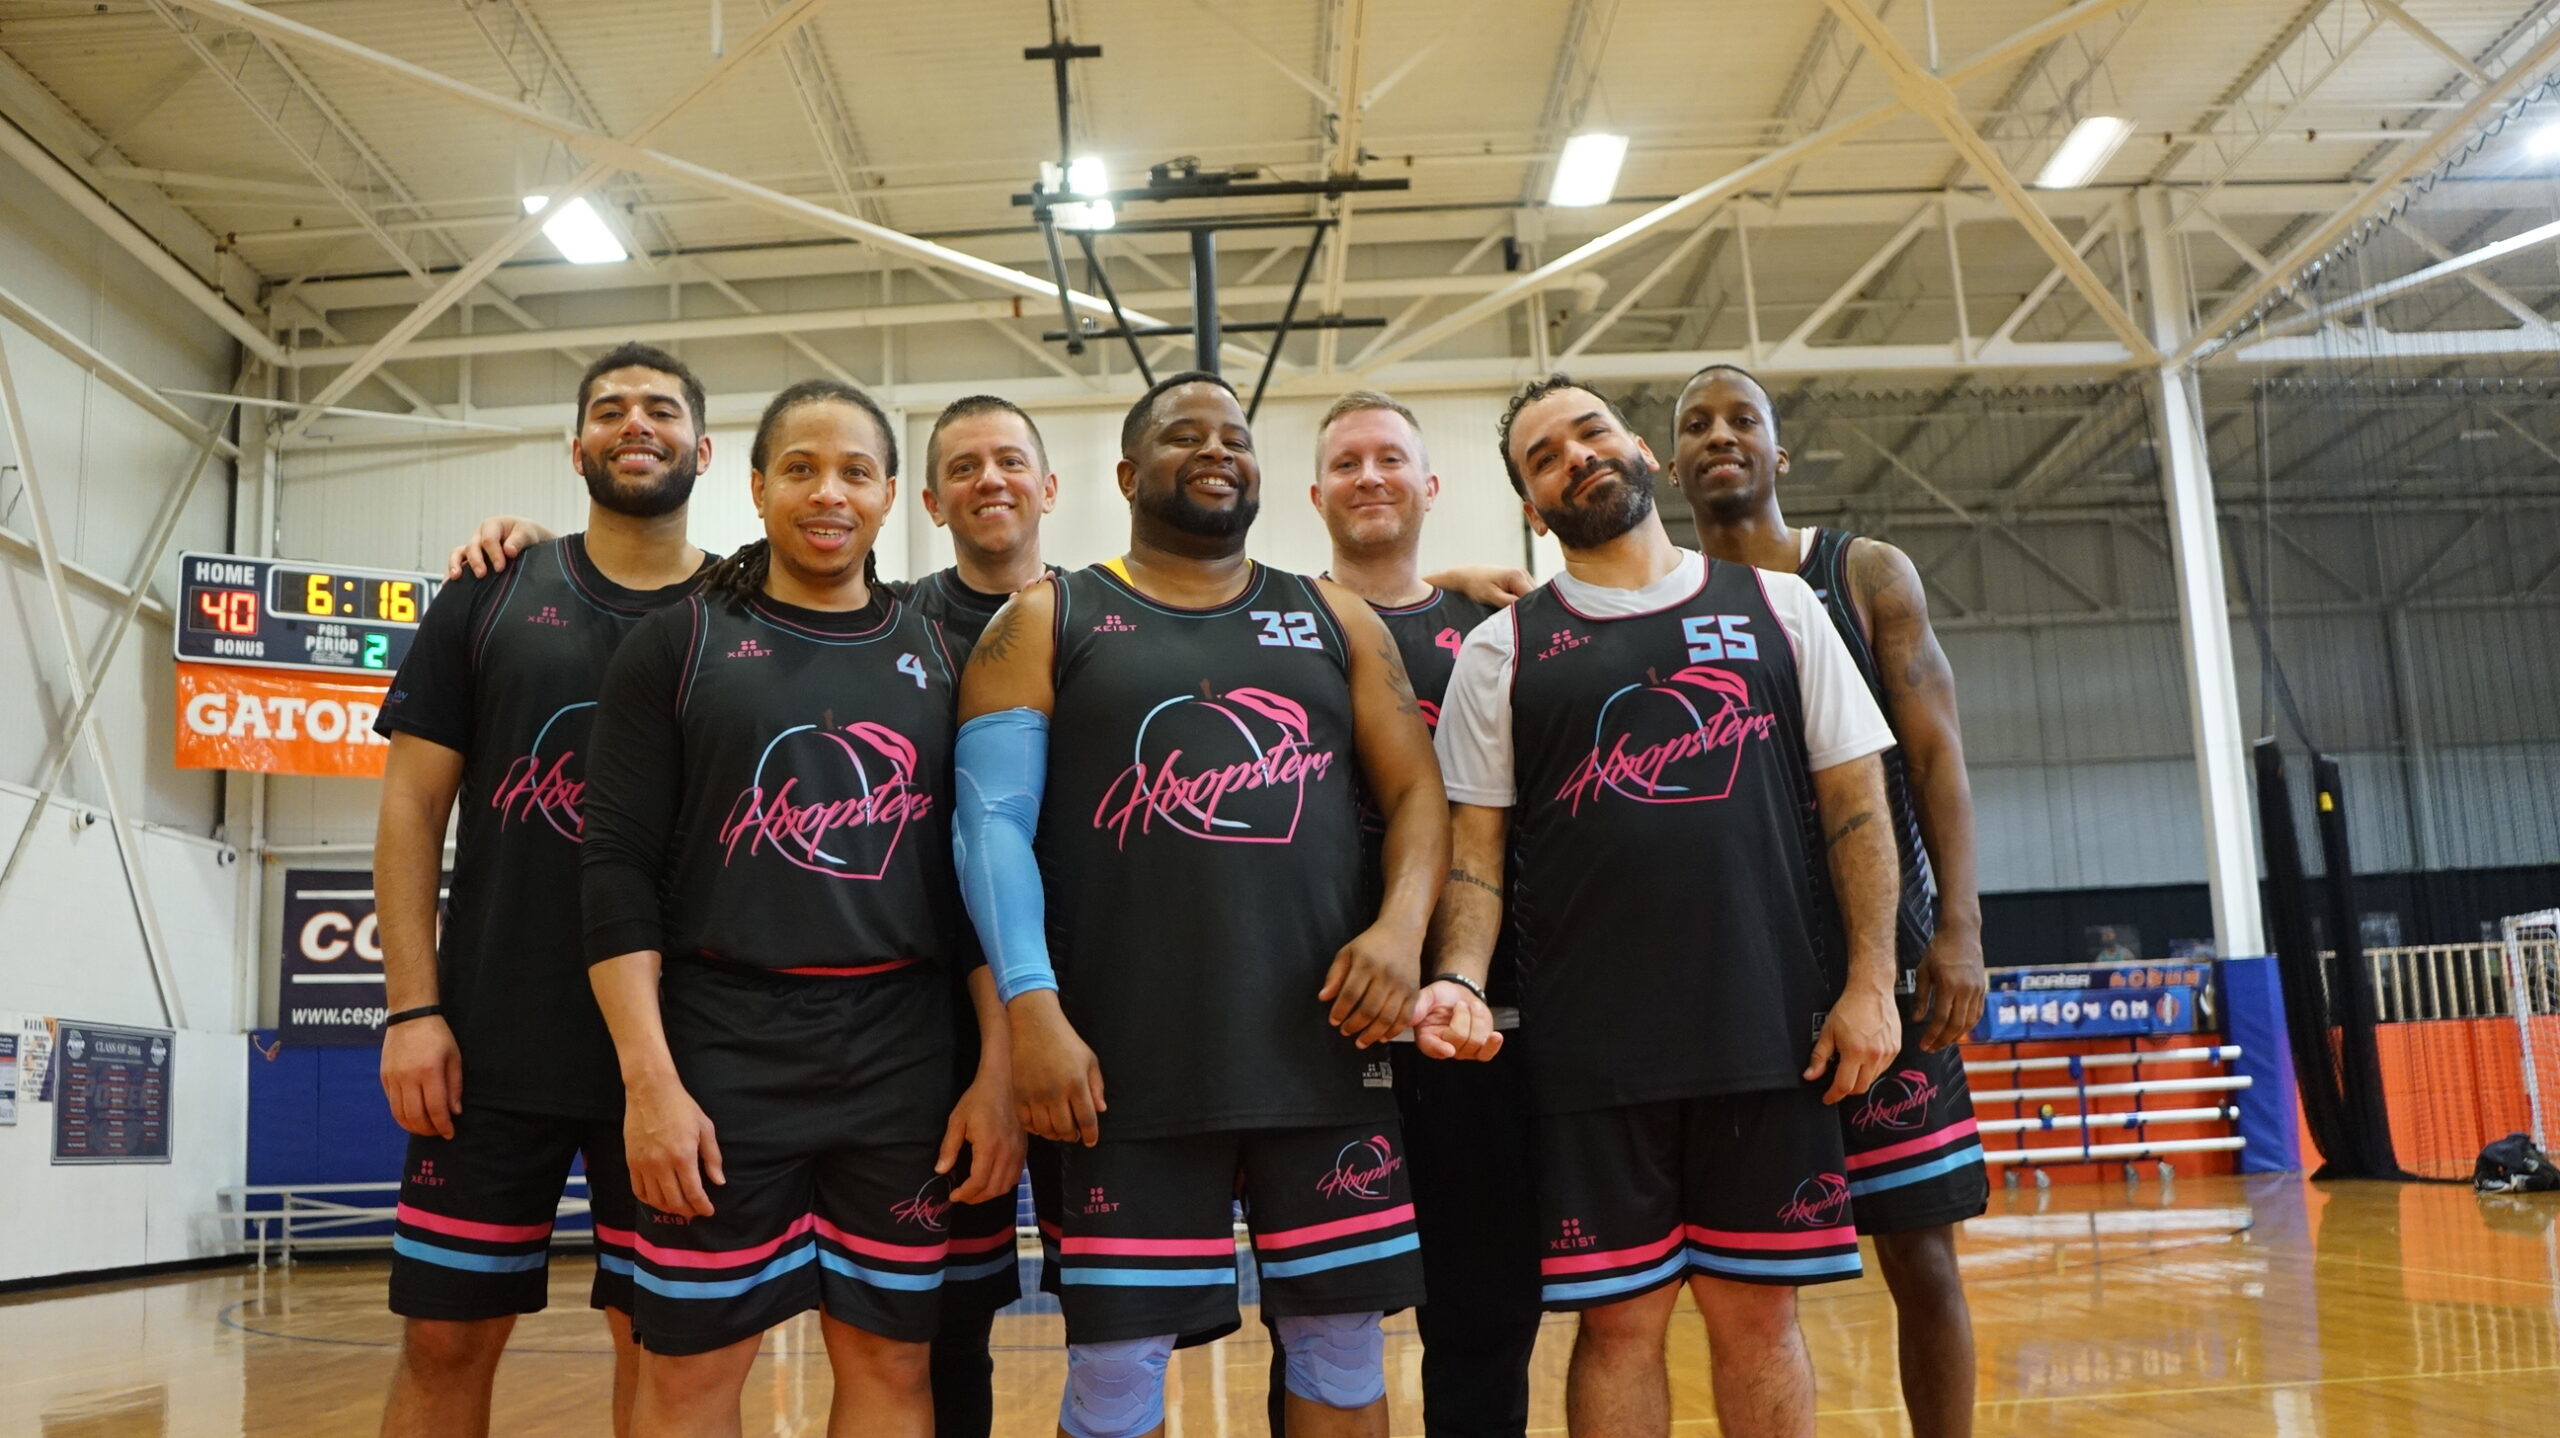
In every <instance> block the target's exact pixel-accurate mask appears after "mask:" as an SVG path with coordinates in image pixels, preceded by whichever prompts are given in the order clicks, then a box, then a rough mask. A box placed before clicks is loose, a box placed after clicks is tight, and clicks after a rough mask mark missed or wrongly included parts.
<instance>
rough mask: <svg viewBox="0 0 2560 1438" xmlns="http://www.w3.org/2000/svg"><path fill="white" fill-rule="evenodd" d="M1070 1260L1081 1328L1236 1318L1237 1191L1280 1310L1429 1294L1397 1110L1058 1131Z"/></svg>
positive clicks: (1381, 1302)
mask: <svg viewBox="0 0 2560 1438" xmlns="http://www.w3.org/2000/svg"><path fill="white" fill-rule="evenodd" d="M1056 1152H1057V1159H1058V1199H1057V1207H1058V1213H1057V1217H1056V1222H1057V1225H1058V1237H1057V1255H1058V1256H1057V1266H1056V1277H1057V1280H1058V1302H1059V1307H1060V1308H1061V1309H1063V1310H1064V1311H1065V1313H1066V1319H1067V1341H1068V1342H1069V1343H1109V1342H1115V1341H1118V1340H1121V1339H1129V1338H1145V1337H1149V1336H1151V1335H1154V1334H1160V1333H1171V1334H1175V1335H1178V1336H1180V1337H1181V1338H1182V1339H1183V1340H1184V1341H1186V1342H1191V1343H1197V1342H1204V1341H1206V1340H1208V1339H1210V1338H1215V1337H1218V1336H1220V1335H1222V1334H1226V1333H1230V1332H1233V1331H1234V1330H1235V1328H1236V1326H1237V1324H1238V1322H1239V1315H1238V1311H1237V1308H1236V1244H1235V1201H1236V1199H1237V1198H1239V1197H1241V1198H1242V1199H1243V1200H1244V1205H1245V1224H1246V1227H1247V1229H1248V1230H1249V1231H1250V1232H1251V1233H1252V1235H1253V1252H1254V1258H1255V1260H1256V1261H1257V1262H1258V1263H1259V1264H1260V1266H1261V1278H1262V1309H1263V1312H1264V1313H1265V1314H1267V1315H1270V1316H1272V1317H1289V1316H1293V1315H1313V1314H1326V1313H1366V1312H1370V1311H1372V1310H1375V1311H1378V1312H1392V1311H1394V1310H1397V1309H1402V1308H1410V1307H1412V1306H1413V1305H1415V1304H1417V1303H1420V1302H1421V1301H1422V1297H1423V1289H1422V1253H1421V1240H1420V1239H1419V1238H1417V1237H1416V1236H1415V1233H1414V1222H1413V1195H1412V1189H1411V1187H1410V1184H1409V1177H1408V1175H1407V1174H1406V1172H1405V1153H1404V1142H1403V1138H1402V1135H1401V1132H1400V1130H1399V1127H1398V1125H1397V1124H1396V1122H1395V1120H1394V1119H1392V1118H1387V1119H1380V1120H1377V1121H1374V1122H1370V1123H1363V1124H1349V1125H1329V1126H1325V1127H1319V1128H1294V1129H1252V1130H1246V1131H1242V1132H1231V1133H1205V1134H1187V1135H1182V1136H1179V1137H1173V1138H1152V1139H1111V1138H1106V1139H1104V1140H1103V1141H1102V1142H1101V1143H1099V1144H1096V1145H1095V1146H1093V1147H1092V1148H1086V1147H1084V1146H1083V1145H1081V1144H1060V1145H1057V1147H1056Z"/></svg>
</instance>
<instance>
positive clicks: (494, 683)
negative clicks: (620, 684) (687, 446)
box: [374, 534, 701, 1118]
mask: <svg viewBox="0 0 2560 1438" xmlns="http://www.w3.org/2000/svg"><path fill="white" fill-rule="evenodd" d="M700 583H701V581H700V577H699V576H698V575H697V576H696V577H695V578H693V579H690V580H687V581H686V582H684V583H683V584H679V585H673V586H670V587H668V588H665V589H657V590H648V591H641V590H631V589H625V588H623V587H622V586H620V585H618V584H615V583H614V582H613V581H611V580H609V579H606V578H605V577H604V575H603V573H602V572H600V571H599V570H597V569H596V567H595V565H594V564H593V563H592V562H590V561H589V560H588V558H587V549H586V536H585V535H583V534H571V535H566V536H564V537H562V538H560V539H557V540H553V541H551V542H549V543H547V544H540V545H536V546H534V547H533V548H531V549H528V550H526V551H525V552H524V553H523V555H521V556H520V557H518V559H517V560H516V562H515V563H514V564H512V565H510V566H508V567H507V569H506V571H505V572H504V573H502V574H497V575H492V576H490V577H488V578H485V579H483V578H479V577H476V576H471V575H465V576H464V577H462V578H460V579H457V580H454V581H453V582H452V583H449V584H447V585H446V586H445V587H444V588H443V590H442V591H440V592H439V593H438V594H437V595H436V598H435V602H434V603H433V604H431V605H429V606H428V608H427V616H426V619H425V620H424V621H423V622H422V623H421V624H420V625H419V626H418V634H417V637H416V640H415V642H414V643H413V644H412V645H411V646H410V649H409V655H408V658H407V659H406V660H405V661H404V662H403V663H402V664H401V666H400V672H399V674H398V676H397V677H395V678H394V679H393V680H392V683H391V692H390V694H389V695H388V696H386V697H385V699H384V701H383V706H382V715H381V717H380V718H379V719H378V720H376V721H375V724H374V727H375V728H376V729H377V730H379V731H381V732H382V733H383V734H385V735H389V734H391V733H393V732H395V731H397V732H401V733H407V734H413V735H415V736H417V737H418V738H421V739H425V740H428V741H430V742H432V743H436V744H441V745H443V746H444V747H446V748H448V749H453V750H456V751H458V752H459V753H461V755H462V756H463V767H462V789H461V793H460V796H459V805H460V810H461V817H460V822H459V825H458V828H457V832H456V835H455V840H454V859H453V884H452V892H451V893H450V895H449V896H448V898H447V900H446V903H445V914H444V927H443V931H442V933H441V935H440V936H439V938H438V940H437V944H436V971H437V972H436V978H437V1002H438V1003H439V1004H440V1005H441V1006H442V1007H443V1009H444V1019H445V1022H446V1023H447V1024H448V1025H450V1026H451V1027H452V1029H453V1034H454V1041H455V1042H456V1043H457V1044H458V1045H459V1046H460V1047H461V1049H462V1074H463V1088H464V1089H465V1090H466V1091H467V1092H469V1094H470V1095H471V1098H472V1101H473V1102H475V1103H486V1104H489V1105H491V1106H493V1107H500V1108H510V1109H519V1110H524V1111H528V1112H533V1113H551V1114H566V1115H572V1116H578V1117H589V1118H609V1117H611V1116H613V1115H615V1114H618V1113H620V1112H621V1111H622V1079H621V1071H620V1069H619V1067H618V1066H617V1065H616V1063H615V1061H614V1052H613V1039H612V1036H611V1035H610V1034H609V1033H607V1032H606V1030H605V1026H604V1018H603V1016H602V1015H601V1014H599V1013H598V1012H597V1011H596V1001H595V995H594V993H593V992H592V991H591V990H590V989H589V988H588V987H587V970H586V965H585V964H584V963H583V962H581V961H580V958H579V943H578V906H577V905H576V904H575V903H574V902H563V897H562V896H564V895H567V896H571V897H572V898H574V896H575V895H576V894H577V891H578V858H579V845H580V841H581V839H582V838H583V837H584V833H585V819H586V810H585V796H586V787H587V758H588V731H589V728H590V725H591V724H592V722H593V720H594V717H595V708H596V695H597V692H598V691H599V690H600V689H601V688H602V687H603V684H604V674H605V666H606V665H607V664H608V663H610V662H611V661H612V659H613V652H614V649H615V647H616V646H618V645H620V644H621V642H622V640H623V637H624V636H625V635H627V634H629V633H630V632H631V630H632V628H633V627H634V626H635V625H637V624H638V623H639V622H640V621H641V620H642V619H643V618H644V617H646V616H647V615H648V614H649V613H650V612H651V611H652V610H656V609H660V608H664V607H666V606H668V605H671V604H675V603H678V602H680V601H682V600H683V599H684V598H685V597H686V596H688V595H690V594H692V593H693V592H694V591H695V590H696V589H697V588H699V587H700Z"/></svg>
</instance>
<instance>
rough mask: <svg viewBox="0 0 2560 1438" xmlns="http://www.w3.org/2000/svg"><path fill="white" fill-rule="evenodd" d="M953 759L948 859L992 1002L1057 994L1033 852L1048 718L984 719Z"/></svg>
mask: <svg viewBox="0 0 2560 1438" xmlns="http://www.w3.org/2000/svg"><path fill="white" fill-rule="evenodd" d="M954 756H955V761H956V762H955V768H956V770H957V775H956V780H955V784H954V787H955V788H956V789H957V790H958V793H959V806H958V811H957V812H956V813H955V814H953V816H952V823H951V855H952V858H953V859H954V860H955V861H956V862H957V863H958V866H959V869H960V897H961V898H962V899H963V900H964V901H966V902H967V904H968V906H969V918H970V920H971V922H973V923H975V924H976V925H977V926H978V941H979V943H980V944H981V945H982V946H983V947H984V948H985V949H986V951H987V967H988V968H990V969H992V970H993V971H994V972H995V979H996V997H997V998H998V999H1000V1000H1003V1001H1005V1002H1008V1003H1009V1002H1011V1001H1012V1000H1013V998H1014V996H1015V995H1017V994H1026V993H1029V992H1031V991H1032V990H1034V989H1055V988H1056V987H1057V986H1058V972H1057V970H1056V969H1055V968H1054V967H1052V966H1051V965H1050V963H1049V929H1048V895H1047V894H1046V892H1045V891H1043V890H1042V888H1041V885H1040V861H1039V860H1038V859H1037V858H1035V857H1034V856H1033V854H1032V852H1031V834H1032V831H1033V829H1034V828H1035V827H1036V826H1037V825H1038V824H1039V822H1040V794H1041V790H1042V788H1043V787H1044V786H1045V785H1046V784H1047V782H1048V778H1049V716H1048V715H1046V714H1043V713H1041V712H1040V711H1039V710H1037V709H1006V710H1003V711H1002V712H999V713H995V714H981V715H979V716H978V717H977V718H975V719H972V720H970V721H969V722H968V723H966V724H963V725H961V726H960V742H959V744H958V745H957V746H956V747H955V749H954Z"/></svg>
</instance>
